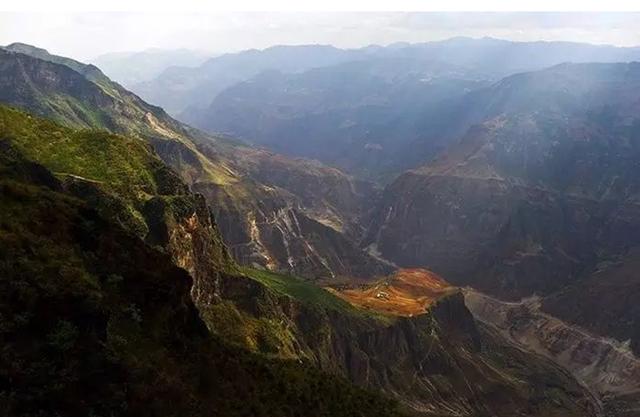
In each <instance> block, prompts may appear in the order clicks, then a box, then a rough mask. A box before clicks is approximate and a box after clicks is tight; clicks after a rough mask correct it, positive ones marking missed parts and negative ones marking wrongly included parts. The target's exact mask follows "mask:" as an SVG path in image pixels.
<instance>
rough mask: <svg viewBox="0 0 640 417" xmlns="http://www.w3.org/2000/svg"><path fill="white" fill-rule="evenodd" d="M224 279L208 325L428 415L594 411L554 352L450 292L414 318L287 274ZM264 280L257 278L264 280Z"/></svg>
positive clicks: (588, 397)
mask: <svg viewBox="0 0 640 417" xmlns="http://www.w3.org/2000/svg"><path fill="white" fill-rule="evenodd" d="M245 272H246V273H247V274H248V275H250V276H252V277H253V279H249V278H245V279H223V280H222V281H221V285H220V296H221V299H222V300H223V301H222V302H221V303H220V304H219V305H217V306H213V307H212V308H210V309H207V310H205V311H204V317H205V321H206V322H207V323H208V325H209V326H210V328H211V329H212V331H213V332H214V333H216V334H220V335H222V336H223V337H224V338H225V339H227V340H233V341H235V342H236V343H238V344H239V345H241V346H244V347H246V348H248V349H251V350H255V351H260V352H264V353H266V354H268V355H271V356H276V357H288V358H295V359H299V360H302V361H303V362H308V363H312V364H314V365H315V366H318V367H319V368H321V369H323V370H326V371H328V372H331V373H335V374H339V375H344V376H346V377H348V378H349V379H350V380H351V381H354V382H355V383H356V384H358V385H361V386H364V387H370V388H376V389H381V390H383V391H384V392H386V393H388V394H390V395H392V396H394V397H396V398H397V399H399V400H400V401H401V402H402V403H403V404H406V405H407V406H408V407H409V408H410V409H411V410H412V412H414V413H416V414H417V415H424V416H496V417H498V416H505V415H526V416H540V417H542V416H545V417H547V416H571V415H575V416H592V415H593V416H595V415H599V414H598V413H599V410H600V408H599V406H598V404H597V402H596V401H595V399H594V398H593V397H592V396H591V394H590V393H589V392H588V391H587V390H585V389H584V388H583V387H582V386H581V385H580V384H579V383H577V382H576V380H575V379H573V378H572V377H571V376H570V375H569V374H568V373H566V372H565V371H563V370H562V369H561V368H559V367H558V366H556V365H554V364H553V363H552V362H551V361H549V360H546V359H544V358H542V357H538V356H536V355H533V354H531V353H527V352H525V351H523V350H522V349H520V348H518V347H517V346H515V345H512V344H511V343H509V342H507V341H506V340H505V339H504V338H502V337H501V336H500V335H498V334H496V333H494V332H492V331H491V330H490V329H488V328H485V327H482V326H481V327H478V326H477V325H476V323H475V322H474V320H473V317H472V316H471V314H470V313H469V311H468V310H467V309H466V307H465V304H464V299H463V297H462V294H461V293H460V292H458V291H453V292H451V293H450V294H448V295H443V296H442V297H441V298H439V299H437V300H435V301H434V302H433V304H431V306H430V307H429V308H428V309H427V310H426V311H423V312H422V313H420V314H416V315H414V316H413V317H409V316H396V315H388V314H387V313H384V312H382V311H380V312H378V311H375V310H363V309H361V308H359V307H357V306H352V305H350V304H348V303H347V302H345V301H343V300H342V299H339V298H337V297H335V296H333V295H331V294H330V293H328V292H326V291H324V290H321V289H318V288H316V287H313V286H311V285H310V284H307V283H305V282H303V281H300V280H296V279H295V278H292V277H286V276H281V275H276V274H272V273H267V272H260V271H251V270H246V271H245ZM259 283H262V284H263V285H260V284H259Z"/></svg>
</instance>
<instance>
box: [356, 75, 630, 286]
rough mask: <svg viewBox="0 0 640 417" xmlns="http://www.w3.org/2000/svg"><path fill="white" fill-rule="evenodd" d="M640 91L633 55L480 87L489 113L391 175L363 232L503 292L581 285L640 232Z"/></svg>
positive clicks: (481, 105) (480, 106) (406, 255)
mask: <svg viewBox="0 0 640 417" xmlns="http://www.w3.org/2000/svg"><path fill="white" fill-rule="evenodd" d="M638 97H640V66H639V65H638V64H637V63H630V64H609V65H606V64H584V65H561V66H558V67H554V68H551V69H548V70H544V71H540V72H538V73H531V74H520V75H517V76H513V77H509V78H507V79H505V80H503V81H501V82H500V83H498V84H496V86H494V87H492V88H491V89H488V90H486V91H483V92H481V93H480V92H479V93H475V95H474V103H475V104H474V105H473V106H471V105H470V107H471V108H472V109H475V110H473V111H478V112H482V114H483V115H485V116H488V117H490V120H488V121H485V122H484V123H482V124H481V125H478V126H475V127H472V128H471V129H469V131H468V132H467V133H466V134H465V136H464V137H463V138H462V139H461V140H460V142H459V143H458V144H456V145H454V146H452V147H451V148H449V149H448V150H447V151H446V152H445V153H443V154H442V155H441V156H440V157H439V158H437V159H436V160H434V161H432V162H431V163H429V164H427V165H425V166H424V167H422V168H419V169H415V170H412V171H408V172H406V173H405V174H403V175H401V176H400V177H399V178H398V179H397V180H396V181H394V183H393V184H391V185H390V186H389V187H388V188H387V189H386V190H385V193H384V197H383V199H382V204H380V206H379V207H378V210H377V212H376V215H375V217H374V220H373V226H372V228H371V229H370V232H369V235H368V239H367V243H369V244H372V245H374V247H376V248H377V250H378V251H380V252H381V253H382V254H383V255H384V256H385V257H387V258H389V259H391V260H393V261H395V262H396V263H398V264H400V265H405V266H420V265H424V266H429V267H431V268H433V269H435V270H436V271H437V272H440V273H442V274H443V275H444V276H446V277H447V278H448V279H450V280H452V281H453V282H455V283H464V284H470V285H473V286H476V287H477V288H480V289H482V290H485V291H488V292H490V293H493V294H497V295H500V296H503V297H511V298H514V299H517V298H520V297H523V296H528V295H531V294H533V293H538V294H549V293H552V292H554V291H558V290H562V289H564V288H566V287H567V286H569V285H574V284H576V283H577V281H580V280H582V279H583V278H584V277H586V276H588V275H589V274H590V273H591V272H592V271H593V270H594V268H595V267H596V265H597V264H598V263H599V262H604V261H607V260H611V259H614V258H616V257H619V256H621V255H623V254H624V253H626V252H627V251H628V250H629V249H630V248H632V247H634V246H637V245H638V240H639V239H640V228H639V225H640V215H639V213H638V211H637V196H638V189H639V188H638V186H639V182H638V178H640V172H639V171H638V164H637V160H638V152H639V149H640V147H639V142H638V140H639V139H640V136H639V132H640V130H638V126H640V124H639V121H638V118H637V115H638V113H637V109H638V107H637V106H638V105H637V103H638ZM470 111H471V110H470ZM461 117H466V116H464V115H463V116H461Z"/></svg>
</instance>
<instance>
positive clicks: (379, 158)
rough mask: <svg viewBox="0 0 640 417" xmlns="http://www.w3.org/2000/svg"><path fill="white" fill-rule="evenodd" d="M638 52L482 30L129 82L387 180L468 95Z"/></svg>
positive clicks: (309, 50) (253, 55)
mask: <svg viewBox="0 0 640 417" xmlns="http://www.w3.org/2000/svg"><path fill="white" fill-rule="evenodd" d="M639 59H640V50H639V49H638V48H616V47H612V46H596V45H588V44H580V43H569V42H510V41H503V40H498V39H490V38H483V39H469V38H454V39H449V40H445V41H438V42H427V43H419V44H406V43H399V44H393V45H389V46H386V47H380V46H369V47H366V48H360V49H347V50H341V49H336V48H332V47H326V46H317V45H316V46H313V45H308V46H278V47H273V48H268V49H265V50H262V51H256V50H252V51H245V52H240V53H236V54H227V55H224V56H220V57H215V58H213V59H211V60H209V61H207V62H206V63H204V64H203V65H202V66H200V67H198V68H179V67H173V68H169V69H167V70H166V71H165V72H164V73H163V74H161V75H160V76H158V77H157V78H156V79H154V80H152V81H149V82H147V83H144V84H141V85H138V86H132V89H133V91H135V92H138V93H140V94H141V95H142V96H143V97H145V98H148V99H149V100H150V101H151V102H153V103H156V104H159V105H162V106H163V107H164V108H166V109H169V110H170V112H171V114H173V115H175V116H176V117H178V118H179V119H180V120H183V121H185V122H187V123H190V124H192V125H194V126H196V127H198V128H201V129H205V130H208V131H211V132H224V133H228V134H231V135H233V136H236V137H241V138H243V139H245V140H247V141H249V142H252V143H256V144H260V145H263V146H266V147H268V148H269V149H271V150H274V151H277V152H281V153H286V154H288V155H290V156H299V157H311V158H316V159H320V160H321V161H322V162H324V163H327V164H329V165H333V166H337V167H339V168H341V169H345V170H347V172H349V173H352V174H356V175H359V176H366V177H367V178H372V179H375V180H378V181H381V182H383V183H387V182H388V181H389V177H390V176H392V175H395V174H398V173H400V172H402V171H403V170H406V169H408V168H414V167H416V166H419V165H420V164H423V163H425V162H426V161H428V160H430V159H431V158H433V157H434V156H435V155H437V154H438V153H439V152H441V151H442V150H444V149H446V148H447V147H448V145H449V144H451V143H452V142H455V141H456V140H457V139H458V138H459V136H460V135H462V134H463V133H464V132H465V131H466V129H467V128H468V127H469V124H468V123H478V122H479V121H478V120H477V119H474V118H472V119H470V120H469V121H468V122H466V123H461V122H462V121H461V120H460V119H459V118H457V117H456V114H457V112H459V111H460V109H459V108H458V109H452V108H450V107H449V106H451V105H452V104H454V103H457V102H458V99H459V98H460V97H462V96H466V94H467V93H469V92H472V91H475V90H478V89H483V88H486V87H488V86H490V85H492V84H493V83H495V82H497V81H499V80H501V79H502V78H504V77H506V76H509V75H513V74H516V73H521V72H524V71H533V70H540V69H543V68H547V67H550V66H553V65H557V64H561V63H565V62H574V63H581V62H627V61H633V60H639ZM154 94H155V95H154ZM464 103H470V102H469V101H466V100H465V101H464ZM464 105H465V104H463V106H464ZM472 106H473V108H474V109H476V110H478V111H482V108H481V107H478V106H476V105H472Z"/></svg>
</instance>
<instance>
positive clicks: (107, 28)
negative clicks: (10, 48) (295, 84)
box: [0, 11, 640, 61]
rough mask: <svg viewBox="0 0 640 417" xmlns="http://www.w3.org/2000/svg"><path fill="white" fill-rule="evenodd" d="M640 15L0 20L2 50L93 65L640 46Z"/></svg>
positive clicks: (30, 16) (22, 16)
mask: <svg viewBox="0 0 640 417" xmlns="http://www.w3.org/2000/svg"><path fill="white" fill-rule="evenodd" d="M638 22H640V13H631V12H628V13H602V12H597V13H575V12H570V13H556V12H554V13H539V12H537V13H525V12H520V13H506V12H501V13H434V12H430V13H424V12H416V13H407V12H358V13H347V12H297V13H293V12H207V11H204V12H203V11H200V12H187V13H181V12H176V11H171V12H170V11H164V12H154V13H146V12H138V11H128V12H48V13H39V12H25V11H22V12H20V11H18V12H0V45H7V44H9V43H12V42H24V43H29V44H32V45H36V46H39V47H43V48H45V49H47V50H49V52H52V53H56V54H59V55H65V56H70V57H73V58H76V59H80V60H84V61H90V60H92V59H93V58H95V57H97V56H99V55H101V54H105V53H108V52H122V51H138V50H145V49H149V48H161V49H179V48H187V49H194V50H199V51H206V52H209V53H216V54H217V53H224V52H233V51H239V50H244V49H251V48H258V49H262V48H265V47H269V46H272V45H281V44H286V45H292V44H331V45H335V46H337V47H344V48H356V47H361V46H366V45H370V44H380V45H387V44H389V43H393V42H425V41H432V40H441V39H447V38H451V37H455V36H469V37H484V36H490V37H495V38H501V39H509V40H517V41H532V40H547V41H553V40H563V41H576V42H588V43H597V44H612V45H617V46H638V45H640V30H638V27H639V26H638Z"/></svg>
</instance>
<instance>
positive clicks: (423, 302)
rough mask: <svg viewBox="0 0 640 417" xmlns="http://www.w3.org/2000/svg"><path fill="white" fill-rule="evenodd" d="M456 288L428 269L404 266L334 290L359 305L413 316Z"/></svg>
mask: <svg viewBox="0 0 640 417" xmlns="http://www.w3.org/2000/svg"><path fill="white" fill-rule="evenodd" d="M453 290H455V287H452V286H451V285H449V284H448V283H447V282H446V281H445V280H443V279H442V278H441V277H440V276H438V275H436V274H434V273H433V272H431V271H428V270H426V269H400V270H398V271H397V272H396V273H394V274H393V275H391V276H389V277H387V278H384V279H383V280H381V281H378V282H376V283H374V284H370V285H363V286H360V287H359V288H349V289H342V290H337V289H331V292H333V293H334V294H335V295H337V296H338V297H341V298H342V299H344V300H346V301H348V302H350V303H351V304H353V305H356V306H360V307H364V308H367V309H370V310H376V311H380V312H383V313H387V314H393V315H397V316H413V315H418V314H422V313H424V312H425V310H426V309H427V308H428V307H429V305H431V304H432V303H433V302H434V301H435V300H437V299H438V298H440V297H441V296H443V295H444V294H446V293H448V292H451V291H453Z"/></svg>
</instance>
